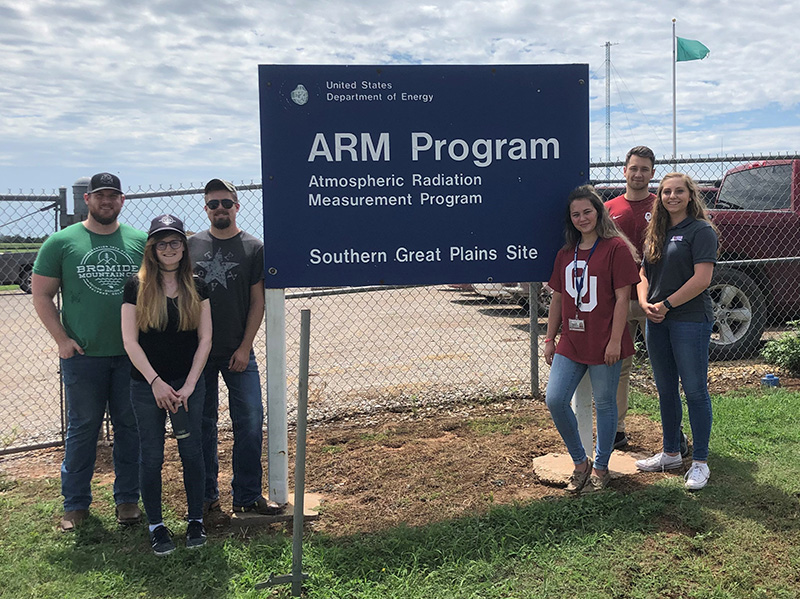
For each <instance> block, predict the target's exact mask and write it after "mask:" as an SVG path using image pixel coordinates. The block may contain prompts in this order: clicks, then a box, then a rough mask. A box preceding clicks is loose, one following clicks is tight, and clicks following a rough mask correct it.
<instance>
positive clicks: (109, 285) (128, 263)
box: [76, 245, 139, 295]
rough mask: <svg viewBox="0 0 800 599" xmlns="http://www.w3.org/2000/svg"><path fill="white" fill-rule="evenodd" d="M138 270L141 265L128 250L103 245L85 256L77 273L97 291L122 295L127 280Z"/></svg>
mask: <svg viewBox="0 0 800 599" xmlns="http://www.w3.org/2000/svg"><path fill="white" fill-rule="evenodd" d="M138 271H139V265H138V264H137V263H136V262H134V261H133V260H132V259H131V257H130V256H129V255H128V254H127V253H126V252H124V251H123V250H121V249H119V248H118V247H114V246H110V245H102V246H99V247H96V248H93V249H92V251H91V252H89V253H88V254H86V255H85V256H84V257H83V260H81V263H80V264H79V265H78V267H77V272H76V274H77V275H78V278H79V279H80V280H82V281H83V282H84V283H85V284H86V286H87V287H89V289H91V290H92V291H94V292H95V293H98V294H100V295H121V294H122V290H123V288H124V287H125V281H126V280H127V279H128V278H129V277H130V276H131V275H134V274H136V273H137V272H138Z"/></svg>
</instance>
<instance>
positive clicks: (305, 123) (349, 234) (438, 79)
mask: <svg viewBox="0 0 800 599" xmlns="http://www.w3.org/2000/svg"><path fill="white" fill-rule="evenodd" d="M588 75H589V69H588V66H587V65H492V66H489V65H487V66H419V65H415V66H310V65H261V66H259V90H260V104H261V153H262V169H263V190H264V257H265V258H264V259H265V266H266V273H267V274H266V281H265V285H266V286H267V287H269V288H284V287H312V286H328V285H371V284H391V285H400V284H438V283H468V282H491V281H494V282H504V281H543V280H548V279H549V277H550V274H551V271H552V266H553V259H554V257H555V254H556V252H557V251H558V248H560V247H561V245H562V244H563V228H564V210H565V204H566V198H567V195H568V194H569V192H570V191H571V190H572V189H573V188H574V187H577V186H578V185H581V184H583V183H585V182H586V181H587V180H588V176H589V175H588V166H589V164H588V162H589V79H588Z"/></svg>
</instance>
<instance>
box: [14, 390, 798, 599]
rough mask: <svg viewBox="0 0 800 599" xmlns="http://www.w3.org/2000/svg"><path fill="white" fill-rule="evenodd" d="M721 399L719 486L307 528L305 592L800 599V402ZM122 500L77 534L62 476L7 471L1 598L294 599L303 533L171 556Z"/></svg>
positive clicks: (677, 481) (715, 474) (231, 541)
mask: <svg viewBox="0 0 800 599" xmlns="http://www.w3.org/2000/svg"><path fill="white" fill-rule="evenodd" d="M713 402H714V429H713V433H712V447H711V450H712V456H711V458H710V462H709V463H710V466H711V469H712V478H711V482H710V484H709V486H708V487H707V488H706V489H704V490H703V491H701V492H698V493H694V494H692V493H687V492H685V491H684V489H683V486H682V480H681V478H680V477H675V476H668V477H664V478H663V479H662V480H660V481H659V482H657V483H655V484H652V485H642V486H641V487H640V488H635V489H633V490H631V491H628V492H626V493H619V492H614V491H612V492H609V493H606V494H603V495H599V496H590V497H584V498H580V499H572V498H566V497H565V498H563V499H562V498H559V499H556V500H548V501H536V502H531V503H526V504H519V505H513V506H502V507H495V508H493V509H492V510H491V511H490V512H489V513H488V514H487V515H485V516H482V517H474V518H463V519H459V520H452V521H446V522H441V523H437V524H433V525H430V526H425V527H421V528H408V527H399V528H394V529H390V530H386V531H383V532H381V533H377V534H362V535H357V536H351V537H346V538H343V537H331V536H325V535H321V534H313V533H312V534H308V535H307V536H306V540H305V544H304V550H305V560H304V571H305V572H307V573H309V574H310V575H311V578H310V580H309V581H308V582H307V583H306V592H305V596H306V597H313V598H323V597H324V598H342V599H345V598H346V599H352V598H366V599H388V598H397V599H416V598H419V599H422V598H425V599H431V598H434V599H438V598H448V599H449V598H465V599H466V598H487V599H488V598H497V599H500V598H502V599H510V598H520V599H522V598H526V599H527V598H539V597H541V598H568V599H584V598H606V597H608V598H618V599H622V598H626V599H627V598H642V599H644V598H647V599H650V598H654V597H655V598H658V597H665V598H678V597H681V598H683V597H697V598H709V599H711V598H720V599H722V598H734V597H736V598H739V597H741V598H748V599H751V598H765V599H766V598H769V599H773V598H783V597H785V598H789V597H797V596H800V577H798V574H797V573H798V572H800V503H798V495H800V459H798V457H800V451H798V449H799V448H800V396H799V395H798V394H796V393H791V392H787V391H782V390H778V391H776V392H772V393H768V394H767V393H762V392H760V391H757V392H754V393H736V392H734V393H729V394H726V395H724V396H719V397H714V398H713ZM632 404H633V406H634V407H635V409H636V410H637V411H640V412H645V413H648V414H650V415H651V416H653V417H656V418H657V409H658V407H657V400H655V399H654V398H651V397H647V396H641V395H637V396H635V397H634V398H633V401H632ZM515 424H516V423H515V422H514V421H513V420H511V419H510V420H509V421H507V422H499V421H496V422H494V423H491V424H490V425H489V426H488V429H490V430H496V431H500V432H502V431H504V430H505V429H504V427H505V426H506V425H509V426H511V428H513V426H514V425H515ZM496 425H502V426H499V428H497V427H496ZM470 426H473V425H470ZM476 432H477V433H479V434H481V433H486V432H488V431H487V430H483V429H480V427H479V428H478V430H476ZM109 493H110V491H109V490H108V489H107V488H102V487H99V488H96V505H97V506H98V509H96V510H93V513H94V514H95V516H93V517H92V520H91V521H90V522H89V523H88V525H87V526H84V527H82V528H81V529H79V530H78V531H77V534H74V535H62V534H60V533H58V532H56V531H55V523H56V519H57V517H58V514H59V501H58V494H59V486H58V481H39V482H14V481H10V480H8V479H7V478H2V477H0V509H2V512H3V517H2V518H0V597H13V598H15V599H17V598H34V597H35V598H45V597H58V598H59V599H60V598H63V597H68V598H72V597H76V598H83V597H87V598H100V597H114V598H123V597H136V598H144V597H164V598H178V597H180V598H183V597H187V598H188V597H209V598H212V599H213V598H223V597H225V598H227V597H267V596H277V597H288V596H289V591H288V588H287V587H282V588H280V589H279V590H278V591H276V592H275V594H274V595H272V594H270V591H260V592H257V591H255V589H254V585H255V584H256V583H257V582H259V581H262V580H265V579H266V578H267V577H268V576H269V574H270V573H275V574H279V575H280V574H287V573H289V572H290V571H291V539H290V538H288V536H284V535H276V534H274V533H272V534H266V533H265V534H260V535H257V536H255V537H252V538H250V539H240V538H238V537H228V538H223V539H221V538H219V537H212V539H211V541H210V543H209V546H208V547H206V548H204V549H202V550H200V551H196V552H192V553H190V552H188V551H186V550H185V549H182V548H181V547H179V548H178V550H177V551H176V552H175V553H174V554H173V555H172V556H170V557H169V558H165V559H159V558H156V557H154V556H152V555H151V554H150V552H149V549H148V547H147V544H146V541H145V539H144V536H145V533H144V531H143V530H142V529H138V530H134V531H125V530H122V531H120V530H118V529H117V527H116V526H115V525H114V523H113V514H112V513H111V509H110V508H108V509H107V510H106V511H103V510H102V509H101V508H100V506H104V505H110V504H111V500H110V497H109ZM177 517H178V516H177V515H176V514H168V525H169V526H170V527H172V528H173V530H175V531H176V533H178V534H181V533H182V532H183V531H184V524H183V523H181V522H180V521H179V520H178V519H177Z"/></svg>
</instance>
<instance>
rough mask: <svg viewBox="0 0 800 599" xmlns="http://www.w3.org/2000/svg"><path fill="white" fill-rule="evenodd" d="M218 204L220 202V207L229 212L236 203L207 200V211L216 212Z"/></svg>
mask: <svg viewBox="0 0 800 599" xmlns="http://www.w3.org/2000/svg"><path fill="white" fill-rule="evenodd" d="M220 202H222V207H223V208H225V210H230V209H231V208H233V205H234V204H235V203H236V202H234V201H233V200H208V201H207V202H206V206H208V209H209V210H216V209H217V208H219V204H220Z"/></svg>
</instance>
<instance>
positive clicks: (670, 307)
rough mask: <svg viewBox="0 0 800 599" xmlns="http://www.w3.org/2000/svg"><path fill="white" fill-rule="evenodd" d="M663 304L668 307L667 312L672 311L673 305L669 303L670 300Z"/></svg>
mask: <svg viewBox="0 0 800 599" xmlns="http://www.w3.org/2000/svg"><path fill="white" fill-rule="evenodd" d="M661 303H662V304H664V305H665V306H666V307H667V310H672V304H670V303H669V300H668V299H665V300H664V301H663V302H661Z"/></svg>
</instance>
